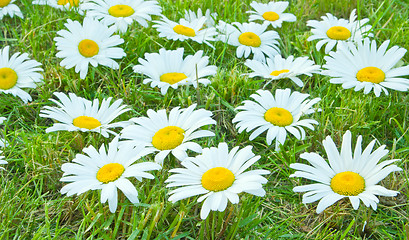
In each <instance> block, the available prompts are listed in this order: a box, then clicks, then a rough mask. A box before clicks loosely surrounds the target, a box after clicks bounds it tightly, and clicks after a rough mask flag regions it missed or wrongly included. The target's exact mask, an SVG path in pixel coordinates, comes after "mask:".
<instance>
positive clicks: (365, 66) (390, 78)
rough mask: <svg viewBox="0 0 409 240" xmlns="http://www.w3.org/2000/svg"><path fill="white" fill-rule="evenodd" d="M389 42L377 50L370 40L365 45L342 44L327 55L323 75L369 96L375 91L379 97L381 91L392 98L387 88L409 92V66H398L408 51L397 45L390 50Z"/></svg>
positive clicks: (333, 81) (366, 40) (374, 43)
mask: <svg viewBox="0 0 409 240" xmlns="http://www.w3.org/2000/svg"><path fill="white" fill-rule="evenodd" d="M388 45H389V40H388V41H385V42H384V43H382V45H381V46H380V47H379V48H377V47H376V42H375V41H374V40H373V41H372V42H371V41H370V40H369V39H368V38H366V39H364V41H363V43H362V42H359V43H358V44H357V45H355V44H353V43H348V44H341V45H340V46H339V48H338V50H337V51H336V52H331V53H330V56H326V57H325V58H324V59H325V60H326V64H325V65H324V66H323V67H324V68H326V69H327V70H324V71H323V72H322V74H324V75H328V76H330V77H331V78H332V79H331V80H330V82H331V83H335V84H342V87H343V88H345V89H349V88H354V90H355V91H359V90H361V89H364V93H365V94H368V93H369V92H370V91H371V90H372V89H373V90H374V93H375V95H376V96H377V97H379V96H380V94H381V92H382V91H383V92H385V94H386V95H388V90H387V88H390V89H394V90H397V91H407V90H408V88H409V79H406V78H402V77H401V76H405V75H409V66H404V67H395V66H396V65H397V63H398V62H399V61H400V60H401V58H402V57H403V55H405V53H406V49H404V48H400V47H397V46H393V47H392V48H390V49H389V50H388V51H386V49H387V47H388Z"/></svg>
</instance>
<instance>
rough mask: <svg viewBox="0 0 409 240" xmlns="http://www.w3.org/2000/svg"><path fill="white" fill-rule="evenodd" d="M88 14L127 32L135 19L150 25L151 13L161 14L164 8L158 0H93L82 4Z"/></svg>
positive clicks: (145, 25)
mask: <svg viewBox="0 0 409 240" xmlns="http://www.w3.org/2000/svg"><path fill="white" fill-rule="evenodd" d="M81 9H83V10H86V11H87V16H90V17H93V18H96V19H98V20H101V22H102V23H103V24H105V25H107V26H111V25H113V26H115V28H116V30H117V31H119V32H122V33H124V32H126V30H127V29H128V25H130V24H132V23H133V21H136V22H138V23H139V24H141V25H142V26H143V27H148V22H147V21H151V20H152V18H151V15H160V13H161V12H162V8H161V7H160V6H159V5H158V2H157V1H143V0H92V1H90V2H87V3H84V4H82V5H81Z"/></svg>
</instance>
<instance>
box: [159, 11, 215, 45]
mask: <svg viewBox="0 0 409 240" xmlns="http://www.w3.org/2000/svg"><path fill="white" fill-rule="evenodd" d="M206 21H207V18H206V16H202V17H201V18H195V19H192V21H188V20H186V19H183V18H181V19H180V20H179V23H177V22H173V21H171V20H169V19H168V18H167V17H165V16H163V15H162V20H161V21H153V22H155V23H157V24H155V25H153V27H154V28H156V30H158V32H159V37H165V38H167V39H170V40H174V41H175V40H179V41H185V40H187V39H192V40H193V41H195V42H198V43H206V44H207V45H209V46H210V47H212V48H214V47H213V45H212V44H210V42H209V41H215V36H216V35H217V32H216V28H214V27H210V26H207V27H206V28H204V26H205V23H206Z"/></svg>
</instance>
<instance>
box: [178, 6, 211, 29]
mask: <svg viewBox="0 0 409 240" xmlns="http://www.w3.org/2000/svg"><path fill="white" fill-rule="evenodd" d="M203 16H204V17H206V21H205V23H204V24H203V28H206V27H214V26H215V21H214V20H215V19H216V18H217V13H210V9H207V10H206V13H205V15H203V13H202V9H200V8H199V9H198V10H197V14H196V13H195V12H193V11H192V10H189V11H187V10H185V19H186V21H188V22H192V21H195V20H198V19H200V18H202V17H203Z"/></svg>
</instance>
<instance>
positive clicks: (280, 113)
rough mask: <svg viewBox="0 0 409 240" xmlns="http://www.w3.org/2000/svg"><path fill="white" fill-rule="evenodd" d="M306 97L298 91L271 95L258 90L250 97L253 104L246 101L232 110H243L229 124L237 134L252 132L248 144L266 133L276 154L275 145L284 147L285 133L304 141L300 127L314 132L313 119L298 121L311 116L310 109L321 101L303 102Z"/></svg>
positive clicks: (318, 99)
mask: <svg viewBox="0 0 409 240" xmlns="http://www.w3.org/2000/svg"><path fill="white" fill-rule="evenodd" d="M309 96H310V95H309V94H304V93H299V92H293V93H291V90H290V89H288V88H287V89H285V90H283V89H277V90H276V92H275V96H273V94H271V92H270V91H266V90H258V91H257V92H256V94H252V95H251V96H250V97H251V98H253V99H254V100H255V102H254V101H251V100H246V101H244V102H243V103H244V105H243V106H239V107H237V108H236V110H244V111H241V112H239V113H237V114H236V117H235V118H234V119H233V123H237V125H236V128H237V129H238V131H239V133H241V132H242V131H243V130H246V131H247V132H250V131H252V130H255V131H254V132H253V133H252V134H251V135H250V137H249V139H250V141H251V140H253V139H254V138H256V137H257V136H258V135H260V134H261V133H263V132H264V131H267V144H268V145H271V143H272V141H273V140H274V139H276V144H275V149H276V151H278V150H279V145H280V144H282V145H284V142H285V140H286V138H287V132H289V133H291V134H292V135H294V137H296V138H297V139H300V140H302V139H304V138H305V131H304V129H303V127H306V128H309V129H311V130H314V126H313V124H315V125H318V122H317V121H315V120H312V119H301V118H302V117H304V116H305V115H309V114H312V113H314V112H315V110H314V109H312V106H313V105H314V104H316V103H317V102H319V101H320V100H321V99H320V98H314V99H311V100H306V99H307V98H308V97H309ZM317 111H320V109H318V110H317Z"/></svg>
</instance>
